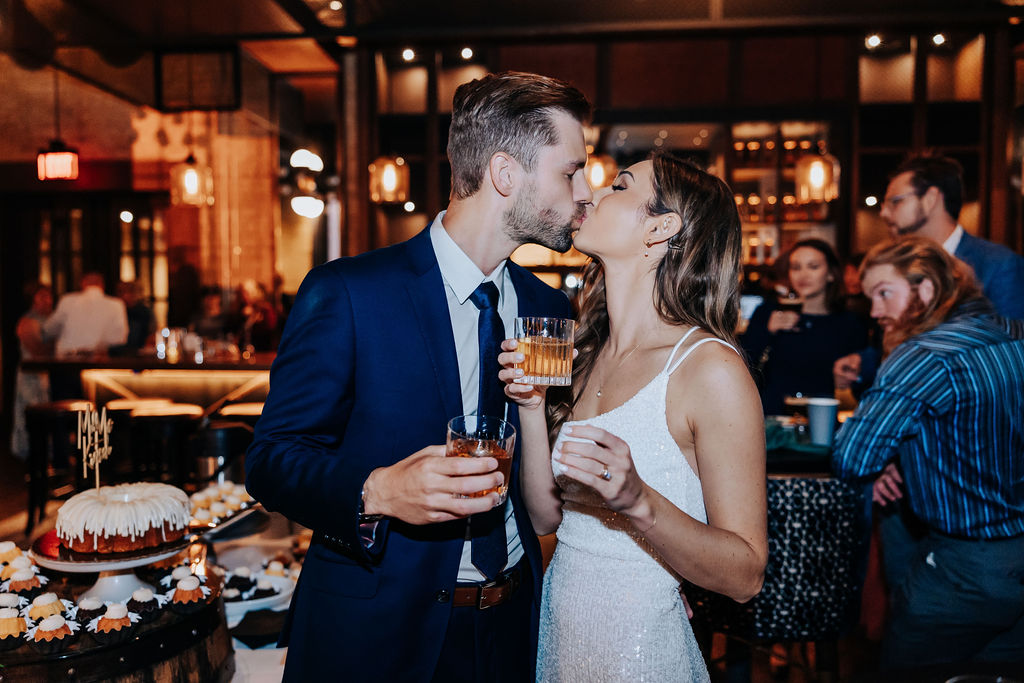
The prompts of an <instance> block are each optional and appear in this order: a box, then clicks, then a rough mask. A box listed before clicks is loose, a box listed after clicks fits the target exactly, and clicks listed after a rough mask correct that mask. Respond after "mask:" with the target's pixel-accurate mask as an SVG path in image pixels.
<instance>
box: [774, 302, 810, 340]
mask: <svg viewBox="0 0 1024 683" xmlns="http://www.w3.org/2000/svg"><path fill="white" fill-rule="evenodd" d="M775 310H778V311H786V312H790V313H796V314H797V315H800V314H801V313H803V312H804V301H803V299H800V298H799V297H796V296H784V297H779V302H778V304H777V305H776V307H775ZM779 331H780V332H799V331H800V323H799V322H798V323H797V324H796V325H794V326H793V327H789V328H786V329H784V330H779Z"/></svg>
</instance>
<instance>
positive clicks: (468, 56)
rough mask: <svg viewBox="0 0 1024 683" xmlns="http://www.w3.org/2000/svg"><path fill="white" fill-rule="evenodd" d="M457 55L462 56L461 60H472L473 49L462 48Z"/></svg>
mask: <svg viewBox="0 0 1024 683" xmlns="http://www.w3.org/2000/svg"><path fill="white" fill-rule="evenodd" d="M459 54H461V55H462V58H463V59H473V48H471V47H464V48H462V52H461V53H459Z"/></svg>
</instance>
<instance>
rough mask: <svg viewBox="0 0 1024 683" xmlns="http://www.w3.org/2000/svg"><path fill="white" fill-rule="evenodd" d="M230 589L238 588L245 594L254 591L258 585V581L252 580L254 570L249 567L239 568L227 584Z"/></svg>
mask: <svg viewBox="0 0 1024 683" xmlns="http://www.w3.org/2000/svg"><path fill="white" fill-rule="evenodd" d="M226 585H227V587H228V588H237V589H238V590H240V591H241V592H243V593H247V592H248V591H250V590H252V587H253V586H255V585H256V581H255V580H254V579H253V578H252V570H251V569H249V568H248V567H239V568H238V569H236V570H235V571H233V572H232V573H231V577H230V578H229V579H228V582H227V584H226Z"/></svg>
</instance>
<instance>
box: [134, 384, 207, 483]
mask: <svg viewBox="0 0 1024 683" xmlns="http://www.w3.org/2000/svg"><path fill="white" fill-rule="evenodd" d="M203 413H204V411H203V408H202V406H198V405H195V404H192V403H166V404H162V405H160V404H154V405H148V406H142V407H139V408H135V409H134V410H132V412H131V421H132V446H133V449H134V458H133V459H134V460H135V462H136V463H137V466H138V467H139V468H140V471H138V472H136V473H135V474H137V475H142V476H143V477H144V479H145V480H150V481H167V482H170V483H173V484H175V485H176V486H183V485H184V484H185V481H186V480H187V479H188V470H189V462H190V458H189V457H188V456H189V453H188V447H189V443H190V437H191V436H192V435H193V434H194V433H195V432H196V430H197V429H198V427H199V421H200V420H201V419H202V417H203Z"/></svg>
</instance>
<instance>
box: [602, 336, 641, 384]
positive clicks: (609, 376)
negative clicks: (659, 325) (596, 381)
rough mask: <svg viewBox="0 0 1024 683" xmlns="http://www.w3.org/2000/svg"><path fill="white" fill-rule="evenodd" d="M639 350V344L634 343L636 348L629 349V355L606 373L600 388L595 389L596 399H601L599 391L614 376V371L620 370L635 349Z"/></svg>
mask: <svg viewBox="0 0 1024 683" xmlns="http://www.w3.org/2000/svg"><path fill="white" fill-rule="evenodd" d="M639 348H640V342H637V343H636V346H634V347H633V348H631V349H630V350H629V353H627V354H626V355H625V356H623V357H622V360H620V361H619V362H618V363H616V364H615V367H614V368H612V371H611V372H609V373H608V374H607V375H605V378H604V379H603V380H601V386H599V387H598V388H597V397H598V398H601V391H602V390H603V389H604V385H605V384H606V383H607V382H608V380H609V379H611V378H612V375H614V374H615V373H616V371H617V370H618V369H619V368H621V367H622V364H623V363H625V362H626V359H627V358H629V357H630V356H632V355H633V352H634V351H636V350H637V349H639Z"/></svg>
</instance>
